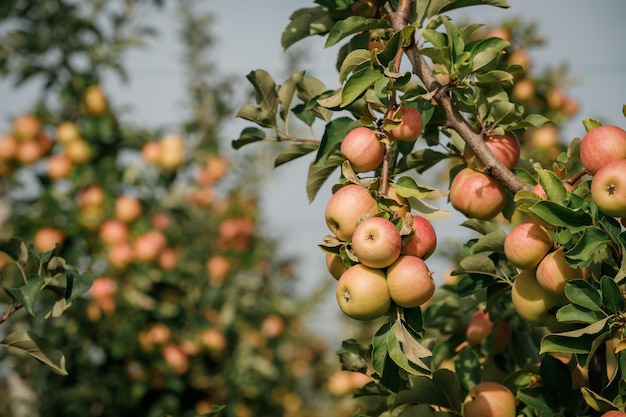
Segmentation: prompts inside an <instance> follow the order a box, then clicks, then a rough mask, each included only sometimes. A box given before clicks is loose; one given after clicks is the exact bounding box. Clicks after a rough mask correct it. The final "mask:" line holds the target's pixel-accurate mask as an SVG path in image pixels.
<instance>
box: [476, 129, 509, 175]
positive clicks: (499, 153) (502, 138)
mask: <svg viewBox="0 0 626 417" xmlns="http://www.w3.org/2000/svg"><path fill="white" fill-rule="evenodd" d="M485 143H486V145H487V147H488V148H489V150H490V151H491V153H493V156H495V157H496V158H497V159H498V160H499V161H500V162H502V163H503V164H504V166H506V167H507V168H509V169H513V168H515V166H516V165H517V163H518V162H519V158H520V154H521V145H520V142H519V139H518V138H517V135H516V134H515V133H513V132H506V133H505V134H504V135H490V136H487V139H486V140H485ZM465 157H466V158H471V157H472V151H471V149H470V148H469V146H468V147H466V148H465ZM479 166H480V167H482V164H479Z"/></svg>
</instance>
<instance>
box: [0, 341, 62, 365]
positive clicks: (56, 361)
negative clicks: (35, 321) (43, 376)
mask: <svg viewBox="0 0 626 417" xmlns="http://www.w3.org/2000/svg"><path fill="white" fill-rule="evenodd" d="M0 346H7V347H10V348H14V349H19V350H21V351H23V352H25V353H27V354H29V355H30V356H32V357H33V358H35V359H37V360H39V361H41V362H43V363H44V364H46V365H48V366H49V367H50V368H51V369H52V370H53V371H54V372H56V373H57V374H59V375H67V370H66V369H65V356H63V353H62V352H61V351H59V350H57V349H55V348H54V347H53V346H52V345H51V344H50V342H49V341H48V340H47V339H44V338H43V337H40V336H37V335H36V334H34V333H31V332H28V331H18V332H13V333H10V334H8V335H7V336H6V337H5V338H4V339H3V340H2V341H0Z"/></svg>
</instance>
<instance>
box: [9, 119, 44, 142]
mask: <svg viewBox="0 0 626 417" xmlns="http://www.w3.org/2000/svg"><path fill="white" fill-rule="evenodd" d="M39 132H41V122H40V121H39V119H37V117H35V116H33V115H32V114H28V113H26V114H21V115H19V116H17V117H16V118H15V119H13V134H14V135H15V138H16V139H17V140H19V141H29V140H35V139H36V138H37V136H39Z"/></svg>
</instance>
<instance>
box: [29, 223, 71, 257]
mask: <svg viewBox="0 0 626 417" xmlns="http://www.w3.org/2000/svg"><path fill="white" fill-rule="evenodd" d="M64 239H65V236H64V234H63V232H62V231H61V230H59V229H57V228H54V227H50V226H45V227H42V228H41V229H39V230H37V233H35V236H34V237H33V246H34V247H35V249H37V250H38V251H39V252H45V251H49V250H52V249H54V247H55V245H56V244H57V243H58V244H62V243H63V240H64Z"/></svg>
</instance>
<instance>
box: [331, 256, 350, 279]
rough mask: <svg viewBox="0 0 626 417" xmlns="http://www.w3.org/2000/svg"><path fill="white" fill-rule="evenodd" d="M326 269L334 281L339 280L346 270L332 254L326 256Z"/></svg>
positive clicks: (341, 261) (339, 258) (339, 259)
mask: <svg viewBox="0 0 626 417" xmlns="http://www.w3.org/2000/svg"><path fill="white" fill-rule="evenodd" d="M326 268H328V272H330V275H332V277H333V278H335V279H339V278H340V277H341V275H342V274H343V273H344V272H346V269H348V268H346V265H345V264H344V263H343V260H342V259H341V257H340V256H339V255H335V254H334V253H327V254H326Z"/></svg>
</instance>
